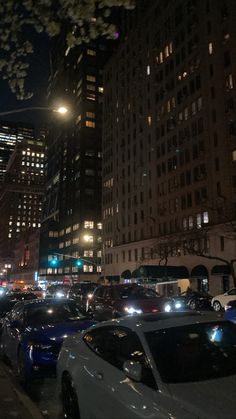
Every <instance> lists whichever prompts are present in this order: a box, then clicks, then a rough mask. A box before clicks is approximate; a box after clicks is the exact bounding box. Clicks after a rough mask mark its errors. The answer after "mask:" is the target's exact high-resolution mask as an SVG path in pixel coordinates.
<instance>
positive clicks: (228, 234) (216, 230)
mask: <svg viewBox="0 0 236 419" xmlns="http://www.w3.org/2000/svg"><path fill="white" fill-rule="evenodd" d="M213 237H218V238H219V237H220V238H221V240H223V241H224V242H225V243H226V244H229V245H230V246H229V247H231V246H232V248H235V247H236V222H235V221H227V222H225V223H222V224H217V225H211V226H209V225H205V226H203V227H202V228H199V229H194V230H189V231H186V232H181V233H174V234H170V235H166V236H161V237H159V238H158V239H157V240H156V241H155V243H154V244H153V248H152V255H153V256H154V257H155V258H157V259H159V264H162V263H163V264H164V265H167V263H168V259H169V258H170V257H179V256H181V254H184V255H191V256H199V257H202V258H206V259H211V260H216V261H219V262H221V263H223V264H224V265H227V266H228V267H229V271H230V274H231V276H232V278H233V283H234V286H235V287H236V256H232V257H231V256H228V257H227V256H226V255H224V256H222V257H221V256H219V254H218V253H217V252H215V251H213V250H212V247H211V246H210V245H209V243H210V241H211V239H212V238H213ZM232 255H233V252H232Z"/></svg>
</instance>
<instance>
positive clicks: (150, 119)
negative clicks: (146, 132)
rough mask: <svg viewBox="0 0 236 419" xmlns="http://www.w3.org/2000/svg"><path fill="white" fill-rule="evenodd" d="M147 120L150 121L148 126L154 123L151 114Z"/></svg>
mask: <svg viewBox="0 0 236 419" xmlns="http://www.w3.org/2000/svg"><path fill="white" fill-rule="evenodd" d="M147 122H148V126H149V127H150V126H151V125H152V117H151V116H148V117H147Z"/></svg>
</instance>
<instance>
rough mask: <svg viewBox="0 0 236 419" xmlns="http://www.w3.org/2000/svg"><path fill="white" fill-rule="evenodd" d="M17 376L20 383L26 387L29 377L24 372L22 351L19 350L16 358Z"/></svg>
mask: <svg viewBox="0 0 236 419" xmlns="http://www.w3.org/2000/svg"><path fill="white" fill-rule="evenodd" d="M17 375H18V378H19V381H20V383H21V384H22V385H23V386H24V387H27V386H28V385H29V384H30V375H29V374H27V372H26V367H25V359H24V354H23V352H22V350H21V349H20V350H19V353H18V357H17Z"/></svg>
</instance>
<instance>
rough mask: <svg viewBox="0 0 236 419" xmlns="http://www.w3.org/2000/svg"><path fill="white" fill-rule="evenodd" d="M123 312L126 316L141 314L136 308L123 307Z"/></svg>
mask: <svg viewBox="0 0 236 419" xmlns="http://www.w3.org/2000/svg"><path fill="white" fill-rule="evenodd" d="M124 310H125V311H126V313H128V314H141V313H142V310H140V309H138V308H134V307H132V306H130V307H125V308H124Z"/></svg>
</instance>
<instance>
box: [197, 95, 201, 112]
mask: <svg viewBox="0 0 236 419" xmlns="http://www.w3.org/2000/svg"><path fill="white" fill-rule="evenodd" d="M201 109H202V98H201V97H199V98H198V99H197V110H198V111H200V110H201Z"/></svg>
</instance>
